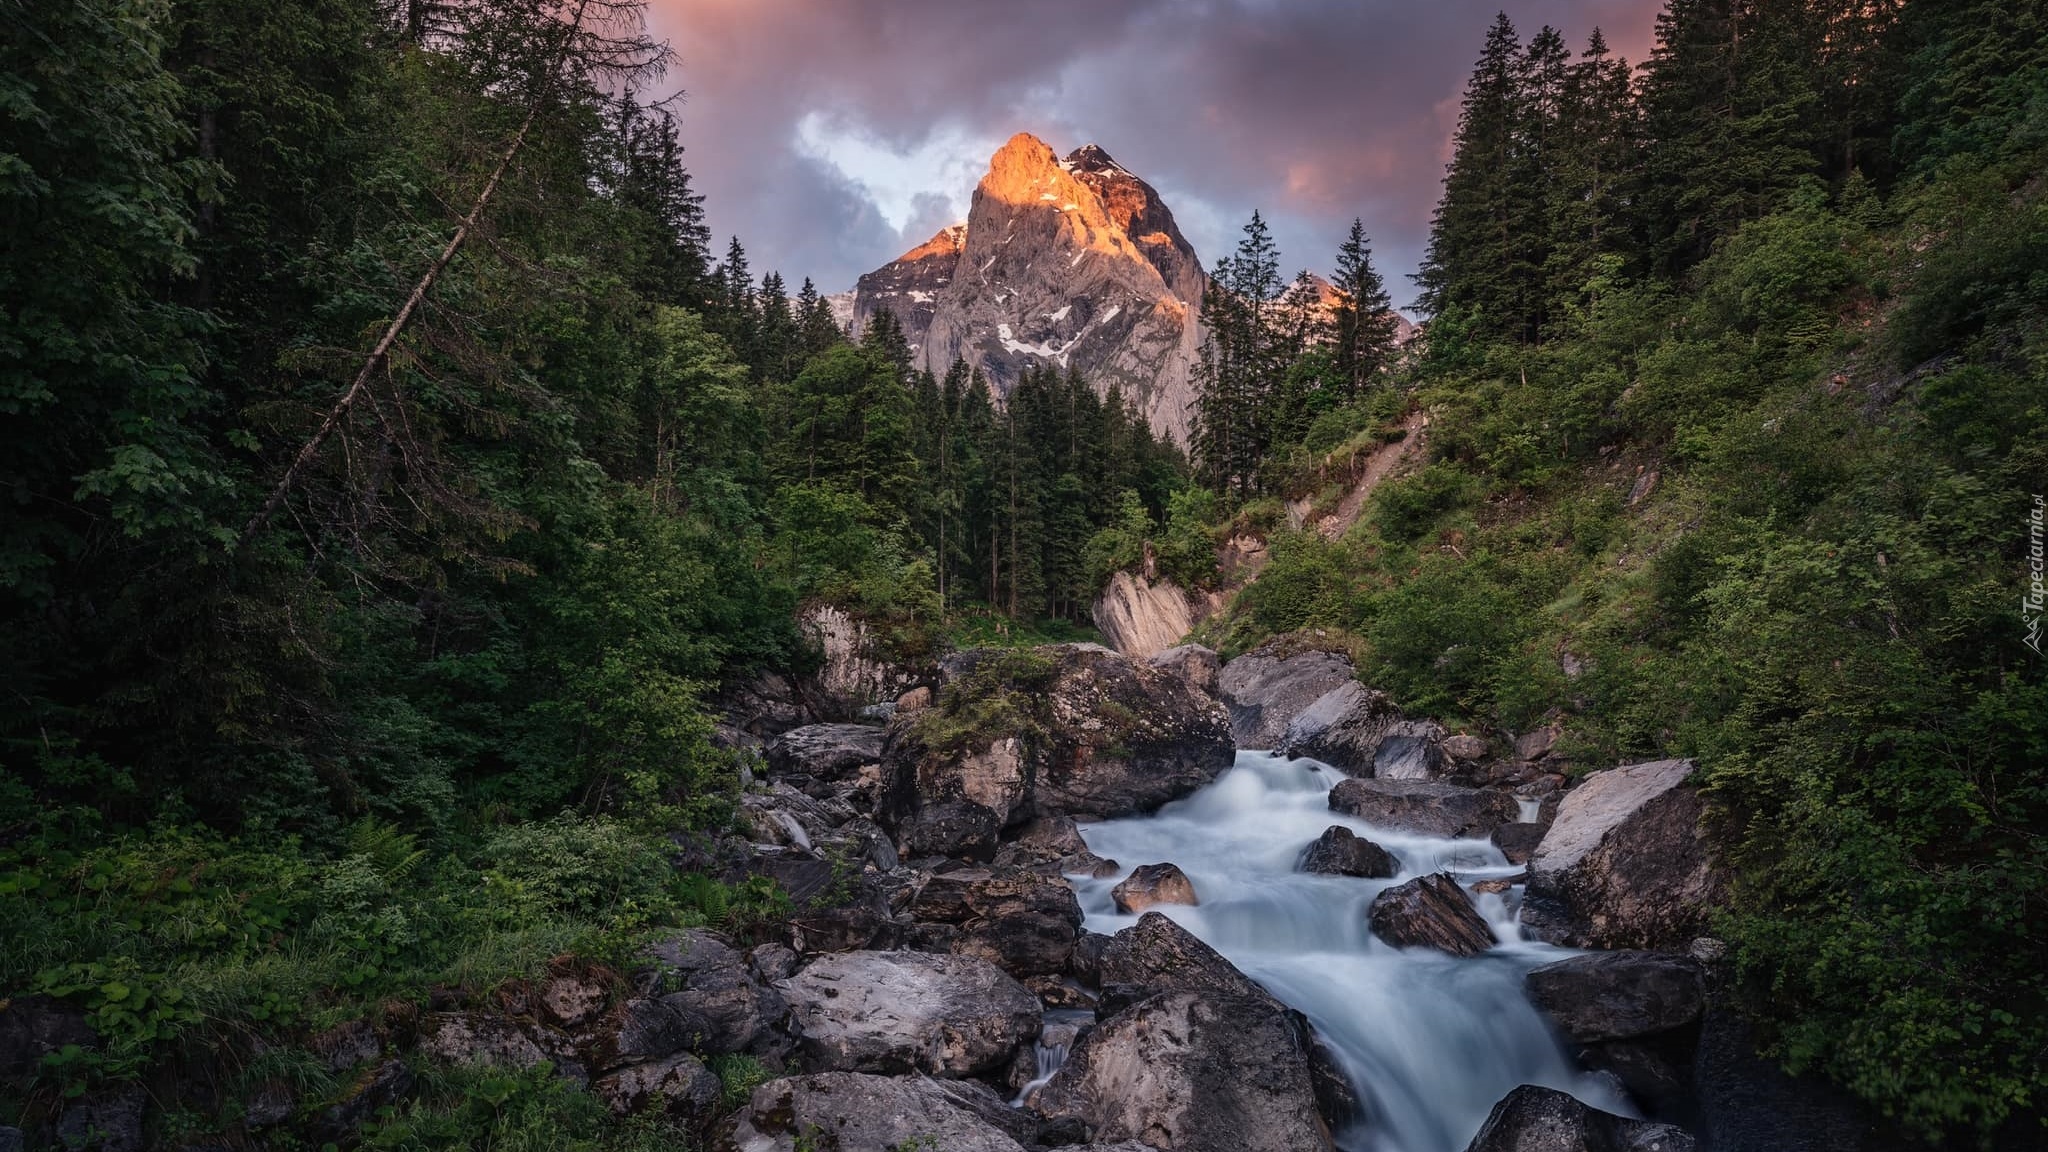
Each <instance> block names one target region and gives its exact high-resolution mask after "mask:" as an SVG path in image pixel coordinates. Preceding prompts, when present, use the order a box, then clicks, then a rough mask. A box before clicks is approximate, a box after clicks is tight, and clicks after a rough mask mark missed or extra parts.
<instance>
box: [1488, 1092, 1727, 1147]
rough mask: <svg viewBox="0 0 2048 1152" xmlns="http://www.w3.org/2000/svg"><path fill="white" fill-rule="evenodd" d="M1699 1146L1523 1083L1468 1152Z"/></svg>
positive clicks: (1676, 1133) (1663, 1128) (1660, 1127)
mask: <svg viewBox="0 0 2048 1152" xmlns="http://www.w3.org/2000/svg"><path fill="white" fill-rule="evenodd" d="M1695 1146H1696V1145H1695V1144H1694V1141H1693V1138H1692V1137H1690V1136H1688V1135H1686V1134H1685V1132H1684V1131H1683V1130H1681V1129H1678V1128H1674V1127H1672V1126H1671V1125H1669V1124H1654V1123H1651V1122H1649V1121H1646V1120H1631V1119H1628V1118H1627V1117H1625V1116H1616V1115H1614V1114H1613V1113H1611V1112H1602V1111H1600V1110H1599V1109H1597V1108H1592V1107H1589V1106H1587V1105H1585V1104H1582V1103H1580V1102H1579V1101H1578V1100H1576V1099H1573V1098H1572V1097H1571V1096H1570V1095H1568V1094H1566V1093H1563V1092H1559V1091H1557V1090H1555V1089H1552V1088H1543V1087H1539V1086H1537V1085H1535V1084H1524V1085H1522V1086H1521V1087H1519V1088H1517V1089H1515V1090H1514V1091H1513V1092H1510V1093H1508V1094H1507V1096H1505V1097H1504V1098H1502V1100H1501V1102H1500V1103H1498V1104H1495V1105H1494V1106H1493V1112H1492V1114H1490V1115H1489V1116H1487V1118H1486V1123H1485V1124H1484V1125H1483V1126H1481V1127H1480V1129H1479V1134H1478V1135H1477V1136H1474V1137H1473V1138H1472V1143H1471V1144H1469V1145H1467V1146H1466V1149H1465V1152H1693V1149H1694V1148H1695Z"/></svg>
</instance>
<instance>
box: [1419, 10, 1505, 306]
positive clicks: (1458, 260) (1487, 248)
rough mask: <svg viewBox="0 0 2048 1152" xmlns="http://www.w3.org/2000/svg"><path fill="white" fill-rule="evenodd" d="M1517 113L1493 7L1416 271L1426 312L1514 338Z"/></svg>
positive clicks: (1502, 35)
mask: <svg viewBox="0 0 2048 1152" xmlns="http://www.w3.org/2000/svg"><path fill="white" fill-rule="evenodd" d="M1524 118H1525V117H1524V113H1523V109H1522V50H1521V43H1520V40H1519V38H1518V37H1517V36H1516V34H1515V26H1514V23H1513V22H1512V21H1510V20H1509V19H1508V16H1507V13H1505V12H1503V13H1501V14H1500V15H1499V16H1497V17H1496V18H1495V19H1494V22H1493V25H1492V27H1490V28H1489V29H1488V30H1487V33H1486V44H1485V47H1484V48H1483V49H1482V50H1481V52H1480V55H1479V61H1478V63H1477V64H1475V65H1474V66H1473V69H1472V77H1471V79H1470V80H1469V81H1468V82H1467V83H1466V85H1465V96H1464V100H1463V103H1462V105H1461V108H1460V111H1459V114H1458V129H1457V133H1456V135H1455V137H1454V138H1453V146H1452V156H1451V163H1450V165H1449V167H1448V168H1447V169H1446V171H1445V174H1444V190H1443V196H1442V198H1441V199H1440V200H1439V201H1438V202H1437V207H1436V214H1435V216H1434V218H1433V219H1432V220H1431V224H1430V235H1429V250H1428V253H1427V255H1426V256H1425V257H1424V258H1423V262H1422V269H1421V271H1420V272H1418V273H1417V274H1416V282H1417V283H1418V285H1420V287H1421V289H1422V298H1421V306H1422V308H1423V310H1424V311H1426V312H1428V313H1429V314H1430V315H1431V316H1444V315H1446V314H1448V313H1452V312H1457V313H1460V314H1462V315H1464V316H1465V317H1466V320H1465V323H1467V324H1468V325H1470V326H1473V327H1474V328H1476V330H1477V331H1480V332H1485V333H1493V334H1497V335H1506V336H1516V335H1518V334H1519V329H1520V321H1521V318H1522V317H1521V312H1520V305H1521V304H1522V302H1523V298H1524V293H1523V289H1524V287H1525V282H1526V270H1525V267H1524V261H1523V259H1522V251H1523V250H1522V248H1521V240H1522V236H1523V235H1524V232H1523V229H1524V228H1525V226H1526V223H1527V221H1526V220H1525V218H1524V216H1525V211H1526V207H1527V204H1528V197H1527V190H1526V189H1517V188H1516V187H1515V183H1514V181H1515V180H1516V178H1517V176H1518V175H1520V174H1521V173H1522V169H1521V166H1520V163H1519V161H1520V156H1521V152H1520V149H1521V141H1520V128H1521V126H1522V123H1523V121H1524Z"/></svg>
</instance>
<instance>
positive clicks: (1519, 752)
mask: <svg viewBox="0 0 2048 1152" xmlns="http://www.w3.org/2000/svg"><path fill="white" fill-rule="evenodd" d="M1557 736H1558V731H1557V729H1556V728H1555V727H1551V728H1538V729H1536V730H1535V731H1534V732H1524V733H1522V734H1521V735H1520V736H1517V737H1515V759H1517V760H1541V759H1543V758H1544V757H1545V756H1548V755H1550V750H1551V749H1552V748H1553V747H1555V746H1556V745H1557Z"/></svg>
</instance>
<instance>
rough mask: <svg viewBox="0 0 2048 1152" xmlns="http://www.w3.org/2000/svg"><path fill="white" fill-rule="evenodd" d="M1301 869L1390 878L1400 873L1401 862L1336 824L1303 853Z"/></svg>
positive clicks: (1330, 873)
mask: <svg viewBox="0 0 2048 1152" xmlns="http://www.w3.org/2000/svg"><path fill="white" fill-rule="evenodd" d="M1301 870H1302V871H1303V872H1313V873H1316V874H1318V875H1322V876H1357V877H1361V878H1363V879H1367V880H1390V879H1392V878H1393V877H1394V876H1395V875H1397V874H1399V872H1400V871H1401V865H1400V862H1399V861H1397V860H1395V859H1394V854H1393V853H1391V852H1389V851H1387V850H1386V849H1385V848H1382V847H1380V846H1379V845H1377V844H1375V843H1373V842H1372V841H1370V840H1367V839H1366V838H1364V837H1363V836H1360V835H1358V834H1357V833H1355V832H1353V831H1352V830H1351V829H1349V828H1346V827H1344V826H1343V825H1342V824H1332V825H1331V826H1330V827H1328V828H1326V829H1324V830H1323V834H1322V835H1321V836H1318V837H1316V838H1315V840H1314V842H1312V843H1311V844H1310V845H1309V846H1308V850H1307V851H1306V852H1304V853H1302V856H1301Z"/></svg>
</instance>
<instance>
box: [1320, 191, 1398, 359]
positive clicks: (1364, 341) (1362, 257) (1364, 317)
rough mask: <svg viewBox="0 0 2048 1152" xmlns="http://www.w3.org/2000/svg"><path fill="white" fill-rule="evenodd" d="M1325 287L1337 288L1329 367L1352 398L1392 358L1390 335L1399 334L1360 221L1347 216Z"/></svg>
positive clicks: (1390, 299)
mask: <svg viewBox="0 0 2048 1152" xmlns="http://www.w3.org/2000/svg"><path fill="white" fill-rule="evenodd" d="M1330 287H1331V288H1333V289H1335V290H1336V293H1337V299H1336V304H1335V307H1334V308H1333V309H1332V313H1333V315H1332V316H1331V328H1332V332H1331V340H1332V347H1331V353H1332V357H1333V361H1334V367H1335V369H1336V373H1337V378H1338V379H1339V380H1340V381H1342V383H1343V386H1344V389H1345V392H1346V394H1347V396H1349V397H1357V396H1358V395H1360V394H1361V393H1363V392H1364V391H1365V388H1366V386H1367V384H1368V383H1369V382H1370V381H1371V380H1372V379H1373V378H1374V377H1375V376H1377V375H1378V374H1379V373H1380V372H1382V371H1384V370H1385V369H1386V368H1387V366H1388V365H1389V364H1390V363H1391V362H1392V361H1393V356H1394V338H1395V337H1396V336H1397V335H1399V334H1400V322H1399V321H1398V320H1397V319H1396V318H1395V316H1394V302H1393V299H1392V298H1391V297H1390V296H1388V294H1387V287H1386V283H1385V282H1384V281H1382V280H1381V279H1380V274H1379V270H1378V269H1377V268H1374V267H1373V263H1372V245H1371V243H1370V242H1369V241H1368V240H1367V239H1366V235H1365V222H1364V221H1362V220H1357V219H1354V220H1352V221H1351V231H1350V233H1349V234H1348V235H1346V236H1345V237H1344V243H1343V244H1341V245H1339V246H1338V248H1337V267H1336V269H1335V270H1334V272H1333V273H1332V274H1331V276H1330Z"/></svg>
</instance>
